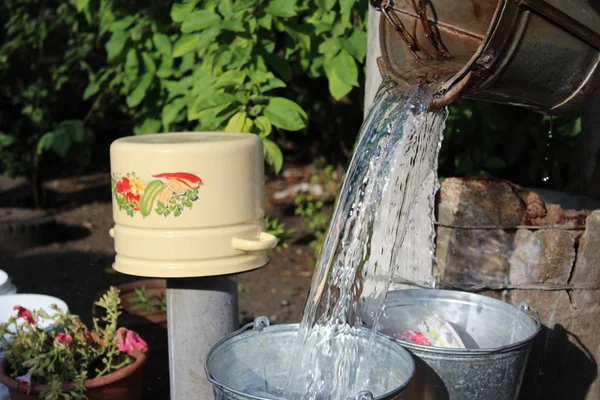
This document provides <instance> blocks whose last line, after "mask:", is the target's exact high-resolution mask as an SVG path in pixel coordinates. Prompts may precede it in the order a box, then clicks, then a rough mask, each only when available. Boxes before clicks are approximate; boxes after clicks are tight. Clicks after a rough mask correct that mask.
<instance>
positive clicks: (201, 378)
mask: <svg viewBox="0 0 600 400" xmlns="http://www.w3.org/2000/svg"><path fill="white" fill-rule="evenodd" d="M167 321H168V335H169V374H170V383H171V400H189V399H203V400H204V399H212V398H213V390H212V387H211V384H210V382H208V380H207V379H206V375H205V373H204V361H205V359H206V354H207V353H208V351H209V350H210V348H211V347H212V346H213V345H214V344H215V343H216V342H218V341H219V340H220V339H222V338H223V337H224V336H225V335H227V334H229V333H231V332H233V331H234V330H235V329H237V327H238V293H237V277H236V276H235V275H226V276H207V277H202V278H180V279H168V280H167Z"/></svg>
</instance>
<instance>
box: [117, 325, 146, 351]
mask: <svg viewBox="0 0 600 400" xmlns="http://www.w3.org/2000/svg"><path fill="white" fill-rule="evenodd" d="M117 343H118V344H119V350H120V351H122V352H124V353H127V354H131V352H132V351H133V350H134V349H138V350H142V349H145V348H146V347H148V345H147V344H146V342H145V341H144V339H142V338H141V337H140V336H139V335H138V334H137V333H135V332H134V331H130V330H128V329H125V328H121V329H119V330H118V331H117Z"/></svg>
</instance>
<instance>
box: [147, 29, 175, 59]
mask: <svg viewBox="0 0 600 400" xmlns="http://www.w3.org/2000/svg"><path fill="white" fill-rule="evenodd" d="M152 41H153V42H154V46H156V50H158V51H159V52H160V54H162V55H163V56H165V57H171V51H172V50H173V47H172V46H171V41H170V40H169V37H168V36H167V35H165V34H164V33H155V34H154V35H152Z"/></svg>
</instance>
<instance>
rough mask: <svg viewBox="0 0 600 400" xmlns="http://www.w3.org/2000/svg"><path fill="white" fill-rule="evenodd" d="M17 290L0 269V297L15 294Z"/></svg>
mask: <svg viewBox="0 0 600 400" xmlns="http://www.w3.org/2000/svg"><path fill="white" fill-rule="evenodd" d="M16 292H17V289H16V288H15V285H13V284H12V282H11V281H10V278H9V276H8V274H7V273H6V272H4V271H2V270H1V269H0V295H3V294H13V293H16Z"/></svg>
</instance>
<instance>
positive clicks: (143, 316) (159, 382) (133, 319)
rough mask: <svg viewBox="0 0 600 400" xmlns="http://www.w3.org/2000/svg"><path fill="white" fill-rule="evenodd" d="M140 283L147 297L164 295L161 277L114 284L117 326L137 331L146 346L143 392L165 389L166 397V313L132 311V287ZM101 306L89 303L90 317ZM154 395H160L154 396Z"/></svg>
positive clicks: (164, 290) (151, 392)
mask: <svg viewBox="0 0 600 400" xmlns="http://www.w3.org/2000/svg"><path fill="white" fill-rule="evenodd" d="M142 286H144V287H145V288H146V295H147V296H157V297H161V296H164V295H165V294H166V291H167V281H166V280H165V279H142V280H137V281H134V282H130V283H126V284H123V285H119V286H117V289H119V291H120V292H121V294H120V295H119V297H120V298H121V305H122V306H123V314H121V316H120V317H119V320H118V324H119V326H124V327H127V328H129V329H132V330H134V331H135V332H137V333H138V334H139V335H140V336H141V337H142V338H144V340H145V341H146V343H148V348H149V349H150V354H149V357H148V358H149V360H148V364H147V366H146V369H145V371H146V372H145V374H144V390H145V394H144V396H146V395H149V394H154V393H156V392H157V391H165V393H166V394H165V398H167V397H168V384H169V355H168V346H167V312H166V311H155V312H151V313H144V312H142V311H140V310H134V309H133V308H132V307H133V305H134V304H132V303H131V301H130V300H131V299H132V298H135V297H137V295H136V293H135V289H139V288H141V287H142ZM101 311H102V310H101V309H100V308H98V307H96V306H93V308H92V316H94V317H96V318H99V317H101V316H102V314H101ZM157 398H160V396H158V397H157Z"/></svg>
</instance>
